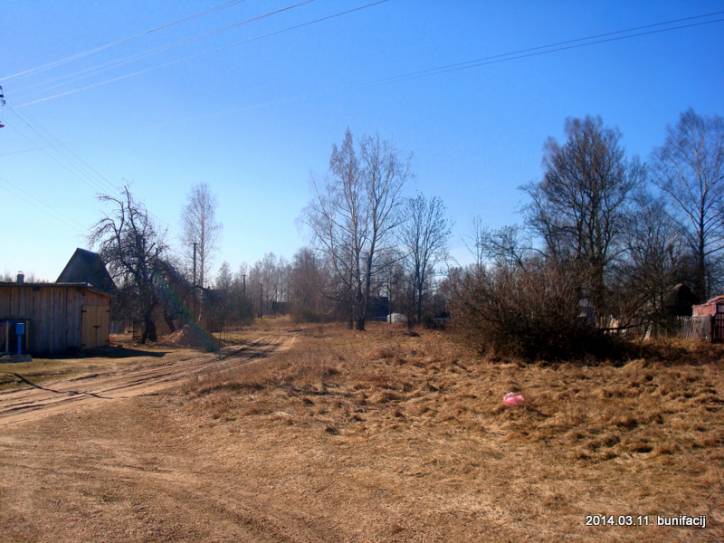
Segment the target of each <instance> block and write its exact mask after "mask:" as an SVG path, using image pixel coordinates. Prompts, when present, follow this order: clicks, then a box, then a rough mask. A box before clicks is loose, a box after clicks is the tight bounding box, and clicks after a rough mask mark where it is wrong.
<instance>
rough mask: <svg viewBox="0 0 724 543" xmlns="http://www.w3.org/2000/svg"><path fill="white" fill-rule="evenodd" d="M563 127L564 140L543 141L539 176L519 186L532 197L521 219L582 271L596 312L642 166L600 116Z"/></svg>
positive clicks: (603, 303) (556, 256) (602, 310)
mask: <svg viewBox="0 0 724 543" xmlns="http://www.w3.org/2000/svg"><path fill="white" fill-rule="evenodd" d="M565 129H566V136H567V141H566V142H565V143H563V144H559V143H558V142H556V141H555V140H553V139H549V140H548V142H546V145H545V156H544V160H543V165H544V168H545V174H544V177H543V180H542V181H540V182H538V183H534V184H532V185H529V186H527V187H525V190H526V192H528V194H529V195H530V197H531V200H532V201H531V203H530V204H529V206H528V216H527V220H528V224H529V226H530V227H531V228H532V229H533V230H534V231H535V232H536V233H538V234H539V235H540V236H541V237H542V238H543V240H544V242H545V245H546V250H547V253H548V255H549V256H551V257H553V258H554V259H556V260H558V261H560V262H565V261H567V260H570V261H573V262H574V263H575V265H576V267H577V268H579V269H581V270H583V273H584V274H585V280H584V281H583V283H582V285H581V286H582V290H585V291H586V292H587V293H588V295H589V296H590V299H591V302H592V303H593V306H594V308H595V310H596V312H597V314H598V315H599V317H601V316H603V315H604V314H605V312H606V311H607V308H606V272H607V270H608V268H609V265H610V264H611V262H612V260H613V259H614V258H615V257H616V256H617V255H618V254H619V251H620V250H621V249H622V246H621V242H622V234H623V230H624V225H625V220H624V218H625V217H626V213H627V205H628V203H629V201H630V199H629V195H630V193H631V191H632V190H633V189H634V188H635V187H636V186H638V185H639V184H640V183H641V182H642V180H643V175H644V170H643V167H642V166H641V165H640V164H639V163H638V161H636V160H627V159H626V157H625V155H624V150H623V148H622V147H621V144H620V140H621V134H620V133H619V132H618V131H617V130H614V129H611V128H606V127H605V126H604V125H603V122H602V121H601V119H600V118H592V117H585V118H583V119H568V120H567V121H566V127H565Z"/></svg>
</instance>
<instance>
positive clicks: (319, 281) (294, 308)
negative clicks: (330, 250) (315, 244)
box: [289, 247, 330, 322]
mask: <svg viewBox="0 0 724 543" xmlns="http://www.w3.org/2000/svg"><path fill="white" fill-rule="evenodd" d="M326 282H327V274H326V270H325V267H324V263H323V262H322V260H321V259H320V258H318V257H317V255H316V254H315V253H314V251H313V250H312V249H310V248H309V247H303V248H302V249H300V250H299V251H297V253H296V254H295V255H294V262H293V264H292V267H291V272H290V277H289V301H290V304H291V313H292V316H293V317H294V318H295V319H296V320H300V321H312V322H315V321H320V320H323V319H324V318H325V317H326V316H327V315H328V314H329V313H330V311H329V307H328V306H329V303H328V299H327V298H325V296H324V292H325V290H326Z"/></svg>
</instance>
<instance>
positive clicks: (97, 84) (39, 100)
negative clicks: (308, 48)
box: [16, 0, 390, 108]
mask: <svg viewBox="0 0 724 543" xmlns="http://www.w3.org/2000/svg"><path fill="white" fill-rule="evenodd" d="M389 1H390V0H377V1H376V2H371V3H369V4H364V5H361V6H357V7H355V8H352V9H348V10H344V11H339V12H337V13H333V14H331V15H327V16H324V17H320V18H318V19H313V20H311V21H307V22H304V23H300V24H296V25H292V26H289V27H286V28H283V29H281V30H276V31H274V32H269V33H266V34H262V35H259V36H255V37H252V38H248V39H245V40H241V41H238V42H234V43H231V44H228V45H225V46H221V47H216V48H213V49H209V50H206V51H200V52H198V53H194V54H191V55H187V56H183V57H179V58H176V59H173V60H170V61H167V62H163V63H161V64H156V65H154V66H149V67H147V68H143V69H141V70H137V71H135V72H131V73H127V74H124V75H119V76H116V77H113V78H110V79H105V80H102V81H98V82H95V83H90V84H88V85H84V86H81V87H77V88H74V89H70V90H67V91H64V92H61V93H57V94H54V95H51V96H45V97H42V98H37V99H34V100H30V101H27V102H23V103H21V104H19V105H17V106H16V107H18V108H22V107H27V106H31V105H34V104H39V103H42V102H48V101H50V100H55V99H57V98H62V97H64V96H69V95H72V94H77V93H79V92H82V91H85V90H90V89H93V88H96V87H100V86H104V85H109V84H111V83H115V82H118V81H123V80H124V79H129V78H131V77H135V76H138V75H141V74H144V73H147V72H150V71H152V70H157V69H159V68H163V67H166V66H172V65H174V64H178V63H180V62H183V61H185V60H189V59H192V58H196V57H198V56H201V55H204V54H207V53H209V52H216V51H222V50H224V49H228V48H230V47H236V46H238V45H242V44H245V43H250V42H254V41H258V40H262V39H266V38H270V37H272V36H277V35H279V34H283V33H285V32H291V31H293V30H297V29H299V28H304V27H307V26H311V25H314V24H318V23H321V22H324V21H328V20H330V19H335V18H337V17H342V16H344V15H349V14H351V13H355V12H358V11H362V10H364V9H368V8H371V7H375V6H378V5H381V4H385V3H387V2H389Z"/></svg>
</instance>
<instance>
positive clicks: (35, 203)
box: [0, 177, 85, 230]
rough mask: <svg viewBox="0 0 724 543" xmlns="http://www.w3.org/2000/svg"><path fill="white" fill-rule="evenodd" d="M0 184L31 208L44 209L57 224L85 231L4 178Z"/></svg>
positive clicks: (0, 180)
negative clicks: (61, 223) (60, 223)
mask: <svg viewBox="0 0 724 543" xmlns="http://www.w3.org/2000/svg"><path fill="white" fill-rule="evenodd" d="M0 183H2V184H3V185H4V186H5V187H6V190H7V191H8V192H11V193H15V195H16V196H18V197H20V198H22V199H23V200H25V201H26V202H27V203H29V204H31V205H32V206H35V207H39V208H44V212H45V213H47V214H48V215H49V216H50V217H52V218H54V219H56V220H57V221H59V222H63V223H65V224H66V225H68V226H72V227H74V228H81V229H83V230H85V226H83V225H81V224H80V223H78V222H76V221H75V220H73V219H68V218H66V217H63V216H62V215H59V214H57V213H56V211H55V209H54V208H53V207H52V206H50V205H48V204H46V203H45V202H44V201H42V200H40V199H39V198H37V197H36V196H33V195H32V194H30V193H29V192H27V191H25V190H23V189H22V188H20V187H19V186H17V185H13V184H12V183H10V181H8V180H7V179H6V178H4V177H0Z"/></svg>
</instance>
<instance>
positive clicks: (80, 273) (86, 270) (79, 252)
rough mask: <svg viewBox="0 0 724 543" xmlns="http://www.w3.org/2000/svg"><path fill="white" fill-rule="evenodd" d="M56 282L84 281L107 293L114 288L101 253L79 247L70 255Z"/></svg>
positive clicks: (112, 291) (111, 292) (110, 292)
mask: <svg viewBox="0 0 724 543" xmlns="http://www.w3.org/2000/svg"><path fill="white" fill-rule="evenodd" d="M56 283H85V284H88V285H90V286H92V287H93V288H95V289H97V290H100V291H103V292H107V293H108V294H113V293H114V292H115V290H116V285H115V283H114V282H113V279H112V278H111V275H110V274H109V273H108V270H107V269H106V264H105V262H103V259H102V258H101V255H99V254H98V253H94V252H91V251H87V250H85V249H80V248H78V249H76V250H75V253H73V256H71V257H70V260H69V261H68V263H67V264H66V265H65V268H63V271H62V272H60V275H59V276H58V280H57V281H56Z"/></svg>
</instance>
